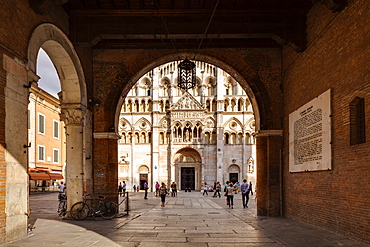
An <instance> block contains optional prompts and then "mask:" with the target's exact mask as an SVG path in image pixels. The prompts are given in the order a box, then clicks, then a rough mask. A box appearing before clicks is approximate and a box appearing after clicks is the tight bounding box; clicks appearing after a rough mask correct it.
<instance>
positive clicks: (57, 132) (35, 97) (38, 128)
mask: <svg viewBox="0 0 370 247" xmlns="http://www.w3.org/2000/svg"><path fill="white" fill-rule="evenodd" d="M59 114H60V105H59V100H58V99H57V98H55V97H54V96H52V95H50V94H49V93H47V92H46V91H44V90H42V89H41V88H39V87H38V86H37V84H35V83H33V84H32V86H31V88H30V94H29V104H28V169H29V177H30V192H40V191H50V190H57V187H58V184H59V183H60V182H61V181H63V180H64V176H63V171H64V168H65V167H64V164H65V160H66V158H65V157H66V156H65V132H64V125H63V122H61V121H60V117H59Z"/></svg>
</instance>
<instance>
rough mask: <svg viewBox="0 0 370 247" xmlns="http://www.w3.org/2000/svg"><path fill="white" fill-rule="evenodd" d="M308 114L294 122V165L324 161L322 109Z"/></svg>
mask: <svg viewBox="0 0 370 247" xmlns="http://www.w3.org/2000/svg"><path fill="white" fill-rule="evenodd" d="M310 109H312V107H311V108H310ZM306 113H307V112H306ZM306 113H305V114H304V115H305V116H304V117H302V118H301V119H299V120H297V121H295V122H294V165H298V164H303V163H304V162H307V161H314V160H321V159H322V155H321V154H322V122H321V121H322V109H321V108H319V109H317V110H316V111H313V112H311V113H309V114H306ZM301 116H302V114H301Z"/></svg>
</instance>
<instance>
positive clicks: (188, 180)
mask: <svg viewBox="0 0 370 247" xmlns="http://www.w3.org/2000/svg"><path fill="white" fill-rule="evenodd" d="M186 188H190V189H191V190H194V189H195V168H194V167H181V190H185V189H186Z"/></svg>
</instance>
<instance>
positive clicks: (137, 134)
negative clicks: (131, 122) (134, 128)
mask: <svg viewBox="0 0 370 247" xmlns="http://www.w3.org/2000/svg"><path fill="white" fill-rule="evenodd" d="M135 143H140V137H139V133H137V132H136V133H135Z"/></svg>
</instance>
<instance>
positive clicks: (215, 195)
mask: <svg viewBox="0 0 370 247" xmlns="http://www.w3.org/2000/svg"><path fill="white" fill-rule="evenodd" d="M215 188H216V189H215V193H214V194H213V197H217V194H218V198H220V197H221V194H220V191H221V184H220V182H217V183H216V186H215Z"/></svg>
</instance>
